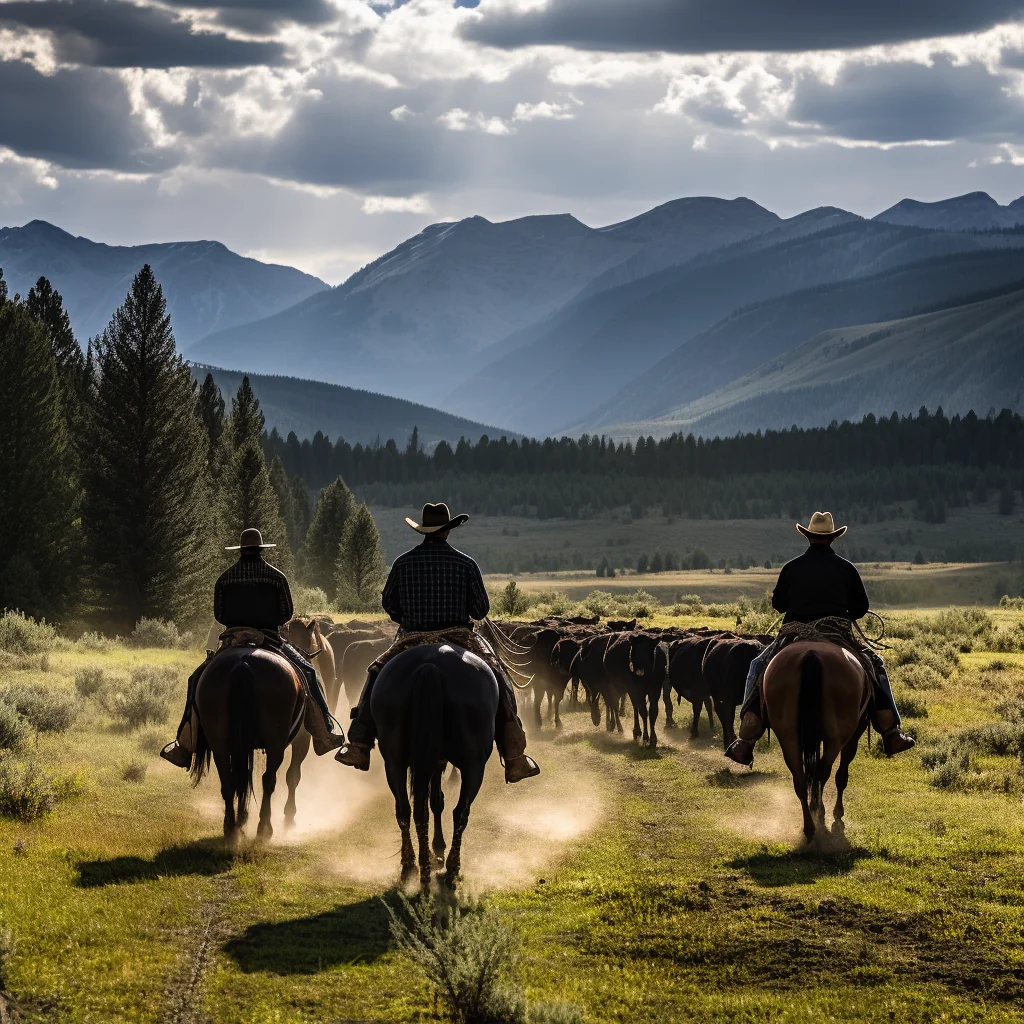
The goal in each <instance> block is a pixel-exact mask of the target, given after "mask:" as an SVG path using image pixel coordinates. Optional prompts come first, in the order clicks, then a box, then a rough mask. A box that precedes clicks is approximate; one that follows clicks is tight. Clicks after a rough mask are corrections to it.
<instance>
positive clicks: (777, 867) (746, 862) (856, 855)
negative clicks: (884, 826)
mask: <svg viewBox="0 0 1024 1024" xmlns="http://www.w3.org/2000/svg"><path fill="white" fill-rule="evenodd" d="M836 841H837V842H838V839H837V840H836ZM873 856H874V854H873V853H872V852H871V851H870V850H868V849H865V848H864V847H863V846H848V847H846V848H845V849H836V850H834V851H830V850H822V849H817V848H815V847H814V846H805V847H801V848H800V849H796V850H777V851H776V850H762V851H761V852H760V853H755V854H751V855H750V856H748V857H737V858H736V859H735V860H731V861H729V867H731V868H738V869H740V870H743V871H746V872H747V873H748V874H749V875H750V876H751V877H752V878H753V879H754V880H755V881H757V882H758V884H760V885H764V886H783V885H806V884H807V883H809V882H814V881H816V880H817V879H819V878H830V877H835V876H836V875H845V874H848V873H849V872H850V871H852V870H853V869H854V868H855V867H856V866H857V861H859V860H864V859H866V858H868V857H873Z"/></svg>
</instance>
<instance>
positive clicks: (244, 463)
mask: <svg viewBox="0 0 1024 1024" xmlns="http://www.w3.org/2000/svg"><path fill="white" fill-rule="evenodd" d="M263 422H264V421H263V413H262V412H261V411H260V403H259V402H258V401H257V399H256V396H255V395H254V394H253V391H252V386H251V385H250V383H249V378H248V377H243V378H242V383H241V385H239V388H238V394H237V395H236V396H235V397H234V398H233V399H232V400H231V419H230V420H229V421H228V424H227V427H226V429H225V437H226V439H227V446H228V453H227V466H226V469H225V472H224V476H223V478H222V480H223V486H222V495H223V502H222V505H223V518H224V529H225V531H226V535H227V536H228V537H232V538H237V537H238V535H239V534H240V533H241V532H242V530H245V529H248V528H250V527H252V528H255V529H257V530H260V531H261V532H262V533H263V539H264V541H266V542H267V543H268V544H276V545H277V550H276V551H275V552H274V554H273V556H272V557H271V559H270V560H271V561H272V562H273V563H274V565H276V566H278V568H280V569H281V570H282V571H283V572H285V573H289V572H291V571H292V568H293V566H292V556H291V548H290V547H289V545H288V532H287V529H286V527H285V521H284V517H283V516H282V515H281V503H280V501H279V500H278V497H277V492H276V491H275V490H274V486H273V484H272V483H271V481H270V473H269V471H268V469H267V461H266V459H265V457H264V455H263V446H262V445H261V443H260V439H261V438H262V436H263ZM230 543H235V541H234V540H232V541H231V542H230Z"/></svg>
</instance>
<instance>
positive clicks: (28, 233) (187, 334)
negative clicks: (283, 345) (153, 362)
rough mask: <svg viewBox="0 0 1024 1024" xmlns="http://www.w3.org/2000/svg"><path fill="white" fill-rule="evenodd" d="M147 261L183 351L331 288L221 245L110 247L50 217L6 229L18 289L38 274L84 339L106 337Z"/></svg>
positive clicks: (2, 254)
mask: <svg viewBox="0 0 1024 1024" xmlns="http://www.w3.org/2000/svg"><path fill="white" fill-rule="evenodd" d="M146 263H148V264H149V265H150V266H151V267H152V268H153V272H154V273H155V274H156V277H157V280H158V281H159V282H160V284H161V285H162V286H163V290H164V296H165V297H166V299H167V308H168V311H169V312H170V314H171V325H172V327H173V330H174V334H175V338H176V339H177V342H178V347H179V348H182V349H184V348H187V347H188V346H189V345H191V344H193V343H194V342H196V341H198V340H199V339H200V338H201V337H203V336H204V335H207V334H209V333H210V332H211V331H213V330H217V329H219V328H223V327H230V326H233V325H234V324H239V323H245V322H246V321H248V320H253V319H255V318H257V317H265V316H270V315H271V314H273V313H276V312H278V311H279V310H282V309H285V308H286V307H288V306H292V305H294V304H295V303H296V302H301V301H302V300H303V299H305V298H308V297H309V296H310V295H312V294H314V293H315V292H319V291H323V290H324V289H325V288H326V287H327V285H326V284H324V282H323V281H321V280H320V279H319V278H316V277H312V276H311V275H309V274H304V273H302V271H300V270H295V269H294V268H293V267H281V266H275V265H273V264H268V263H260V262H259V261H258V260H254V259H248V258H247V257H245V256H239V255H238V254H237V253H234V252H232V251H231V250H230V249H228V248H227V247H226V246H224V245H222V244H221V243H220V242H166V243H158V244H154V245H104V244H102V243H101V242H93V241H90V240H89V239H88V238H82V237H81V236H76V235H71V234H69V233H68V232H67V231H62V230H61V229H60V228H58V227H54V225H53V224H48V223H47V222H46V221H42V220H34V221H31V222H29V223H28V224H26V225H25V226H24V227H20V228H0V267H2V268H3V272H4V278H5V280H6V281H7V286H8V288H9V289H10V291H11V292H12V293H14V292H20V293H21V294H22V295H25V294H26V293H27V292H28V290H29V288H31V287H32V286H33V285H34V284H35V283H36V281H37V280H39V278H40V277H46V278H48V279H49V281H50V283H51V284H52V285H53V286H54V288H56V289H57V291H59V292H60V293H61V296H62V297H63V299H64V308H65V309H67V311H68V315H69V316H70V317H71V324H72V326H73V328H74V330H75V334H76V336H77V337H78V340H79V341H80V342H82V343H83V344H84V342H85V341H86V339H88V338H91V337H94V336H95V335H98V334H102V333H103V331H104V329H105V328H106V326H107V324H108V323H109V322H110V317H111V315H112V314H113V312H114V310H115V309H116V308H117V307H118V306H120V305H121V303H122V302H124V297H125V295H127V294H128V289H129V288H130V286H131V283H132V278H133V277H134V276H135V274H137V273H138V272H139V270H140V268H141V267H142V266H143V264H146Z"/></svg>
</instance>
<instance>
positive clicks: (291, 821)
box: [284, 815, 295, 832]
mask: <svg viewBox="0 0 1024 1024" xmlns="http://www.w3.org/2000/svg"><path fill="white" fill-rule="evenodd" d="M284 828H285V831H286V832H291V830H292V829H293V828H295V816H294V815H292V817H290V818H285V819H284Z"/></svg>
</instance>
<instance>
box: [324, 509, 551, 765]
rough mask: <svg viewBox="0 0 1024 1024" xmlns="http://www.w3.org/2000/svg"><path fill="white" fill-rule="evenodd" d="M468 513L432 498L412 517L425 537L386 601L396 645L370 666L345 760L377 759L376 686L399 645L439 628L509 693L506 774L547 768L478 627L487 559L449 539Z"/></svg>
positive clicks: (396, 569) (485, 604) (503, 712)
mask: <svg viewBox="0 0 1024 1024" xmlns="http://www.w3.org/2000/svg"><path fill="white" fill-rule="evenodd" d="M467 519H469V516H468V515H465V514H464V513H463V514H461V515H457V516H453V515H452V514H451V512H450V511H449V510H448V506H447V505H446V504H445V503H444V502H438V503H437V504H430V503H428V504H426V505H424V506H423V512H422V514H421V516H420V521H419V522H416V520H414V519H410V518H408V517H406V520H405V521H406V523H407V524H408V525H409V526H410V527H412V529H414V530H415V531H416V532H417V533H418V534H420V535H421V536H422V537H423V541H422V542H421V543H420V544H418V545H417V546H416V547H414V548H413V549H412V550H410V551H406V552H405V554H404V555H399V556H398V558H396V559H395V564H394V565H393V566H392V567H391V573H390V574H389V576H388V579H387V583H385V584H384V593H383V594H382V595H381V604H382V605H383V607H384V611H386V612H387V613H388V615H390V616H391V618H392V619H393V620H394V621H395V622H397V623H398V626H399V630H398V637H397V638H396V642H395V645H394V646H393V647H392V648H391V649H390V650H388V651H385V652H384V654H382V655H381V656H380V657H379V658H378V659H377V660H376V661H375V662H374V663H373V664H372V665H371V666H370V668H369V671H368V672H367V673H366V682H365V683H364V685H363V692H362V693H361V694H360V695H359V703H358V705H357V706H356V707H355V708H353V710H352V724H351V725H350V726H349V730H348V744H347V745H346V746H345V747H343V748H342V749H341V750H339V751H338V753H337V754H335V758H336V759H337V760H338V761H340V762H341V763H342V764H347V765H349V766H350V767H352V768H358V769H360V770H361V771H368V770H369V767H370V752H371V751H372V750H373V745H374V743H375V742H376V739H377V728H376V725H375V724H374V721H373V714H372V713H371V711H370V694H371V692H372V690H373V684H374V682H375V681H376V679H377V674H378V673H379V672H380V670H381V668H382V667H383V666H384V663H385V662H386V661H387V660H388V658H389V657H393V656H394V655H395V654H396V653H398V652H399V651H401V650H403V649H405V647H407V646H410V645H412V644H415V643H436V642H437V640H438V634H442V633H444V632H445V631H446V630H454V631H456V632H454V633H453V635H452V636H451V637H450V638H446V642H448V643H455V644H459V645H461V646H466V647H467V648H468V649H469V650H472V651H473V653H474V654H478V655H479V656H480V657H481V658H483V660H484V661H485V662H487V664H488V666H489V667H490V668H491V670H492V671H493V672H494V675H495V678H496V679H497V680H498V689H499V690H500V692H501V699H500V700H499V701H498V714H497V720H496V722H495V731H494V742H495V745H496V746H497V748H498V753H499V754H500V755H501V757H502V760H503V761H504V762H505V781H506V782H520V781H522V780H523V779H529V778H531V777H533V776H534V775H538V774H539V773H540V768H538V767H537V764H536V762H534V760H533V759H532V758H531V757H529V756H528V755H527V754H526V733H525V732H524V730H523V723H522V722H521V721H520V720H519V715H518V714H517V711H516V695H515V690H514V689H513V687H512V684H511V683H510V682H509V679H508V676H507V674H506V672H505V668H504V666H503V665H502V664H501V661H500V660H499V659H498V656H497V655H496V654H495V653H494V650H493V649H492V648H491V646H490V644H488V643H487V641H486V640H484V638H483V637H482V636H480V635H479V634H478V633H476V632H474V631H472V623H473V620H477V621H479V620H481V619H484V618H486V617H487V613H488V611H490V599H489V598H488V596H487V590H486V588H485V587H484V581H483V577H482V576H481V575H480V567H479V566H478V565H477V564H476V562H474V561H473V559H472V558H470V557H469V555H466V554H463V553H462V552H461V551H458V550H456V549H455V548H453V547H452V546H451V545H450V544H449V543H448V536H449V534H450V533H451V532H452V530H455V529H457V528H458V527H460V526H461V525H462V524H463V523H464V522H466V520H467Z"/></svg>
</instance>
